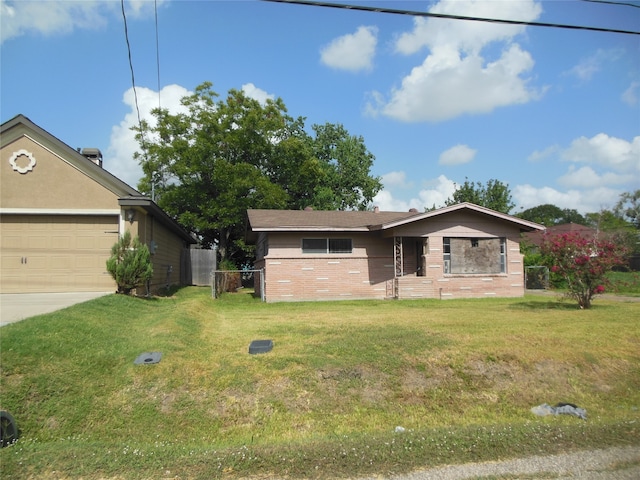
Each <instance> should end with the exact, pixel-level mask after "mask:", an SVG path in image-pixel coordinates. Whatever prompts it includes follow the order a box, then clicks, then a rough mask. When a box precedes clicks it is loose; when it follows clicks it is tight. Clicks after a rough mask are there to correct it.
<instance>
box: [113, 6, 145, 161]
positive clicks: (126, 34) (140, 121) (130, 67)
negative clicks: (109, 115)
mask: <svg viewBox="0 0 640 480" xmlns="http://www.w3.org/2000/svg"><path fill="white" fill-rule="evenodd" d="M120 5H121V7H122V20H123V22H124V38H125V41H126V42H127V53H128V54H129V70H130V71H131V85H132V86H133V99H134V102H135V104H136V112H137V114H138V126H139V127H140V135H141V139H142V145H143V151H144V153H145V155H146V150H147V149H146V148H145V147H144V143H145V142H144V131H143V130H142V118H141V117H140V107H139V105H138V92H137V91H136V79H135V76H134V74H133V60H132V59H131V44H130V42H129V29H128V27H127V15H126V13H125V11H124V0H120Z"/></svg>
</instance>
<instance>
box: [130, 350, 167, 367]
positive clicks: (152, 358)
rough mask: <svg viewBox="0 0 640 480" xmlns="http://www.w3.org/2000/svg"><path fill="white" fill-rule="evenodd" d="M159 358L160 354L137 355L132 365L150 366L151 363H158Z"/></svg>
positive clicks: (146, 353)
mask: <svg viewBox="0 0 640 480" xmlns="http://www.w3.org/2000/svg"><path fill="white" fill-rule="evenodd" d="M161 358H162V353H160V352H145V353H141V354H140V355H138V357H137V358H136V359H135V360H134V361H133V363H135V364H136V365H151V364H152V363H158V362H159V361H160V359H161Z"/></svg>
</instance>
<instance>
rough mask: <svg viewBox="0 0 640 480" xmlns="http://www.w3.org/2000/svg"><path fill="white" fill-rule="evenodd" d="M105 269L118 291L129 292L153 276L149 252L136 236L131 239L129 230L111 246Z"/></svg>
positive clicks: (127, 293)
mask: <svg viewBox="0 0 640 480" xmlns="http://www.w3.org/2000/svg"><path fill="white" fill-rule="evenodd" d="M107 271H108V272H109V273H110V274H111V276H112V277H113V279H114V280H115V281H116V284H117V285H118V293H124V294H126V295H130V294H131V290H133V289H134V288H136V287H140V286H142V285H144V284H145V282H147V281H148V280H151V277H152V276H153V265H152V264H151V254H150V253H149V249H148V248H147V246H146V245H145V244H143V243H140V240H139V239H138V237H136V238H134V239H133V241H132V240H131V232H129V231H126V232H125V233H124V235H123V236H122V237H120V239H119V240H118V243H116V244H115V245H113V247H111V257H110V258H109V259H108V260H107Z"/></svg>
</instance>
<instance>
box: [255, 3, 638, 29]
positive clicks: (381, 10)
mask: <svg viewBox="0 0 640 480" xmlns="http://www.w3.org/2000/svg"><path fill="white" fill-rule="evenodd" d="M262 1H263V2H274V3H292V4H297V5H308V6H313V7H328V8H340V9H344V10H360V11H364V12H376V13H391V14H396V15H410V16H413V17H433V18H444V19H449V20H469V21H474V22H488V23H503V24H507V25H526V26H532V27H551V28H566V29H571V30H590V31H594V32H609V33H623V34H627V35H640V32H634V31H631V30H618V29H613V28H601V27H587V26H581V25H565V24H560V23H542V22H525V21H520V20H502V19H497V18H480V17H467V16H463V15H449V14H444V13H432V12H419V11H411V10H397V9H394V8H380V7H367V6H363V5H347V4H340V3H327V2H316V1H308V0H262Z"/></svg>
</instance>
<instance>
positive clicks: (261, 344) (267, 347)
mask: <svg viewBox="0 0 640 480" xmlns="http://www.w3.org/2000/svg"><path fill="white" fill-rule="evenodd" d="M272 348H273V340H254V341H253V342H251V344H250V345H249V353H250V354H252V355H253V354H256V353H267V352H270V351H271V349H272Z"/></svg>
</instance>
